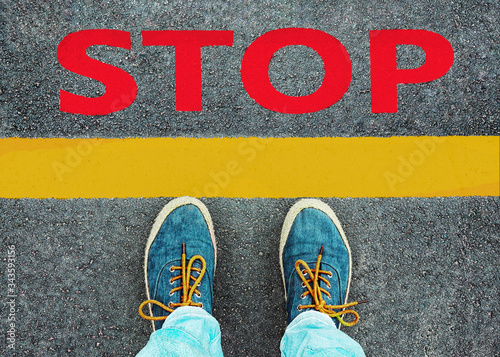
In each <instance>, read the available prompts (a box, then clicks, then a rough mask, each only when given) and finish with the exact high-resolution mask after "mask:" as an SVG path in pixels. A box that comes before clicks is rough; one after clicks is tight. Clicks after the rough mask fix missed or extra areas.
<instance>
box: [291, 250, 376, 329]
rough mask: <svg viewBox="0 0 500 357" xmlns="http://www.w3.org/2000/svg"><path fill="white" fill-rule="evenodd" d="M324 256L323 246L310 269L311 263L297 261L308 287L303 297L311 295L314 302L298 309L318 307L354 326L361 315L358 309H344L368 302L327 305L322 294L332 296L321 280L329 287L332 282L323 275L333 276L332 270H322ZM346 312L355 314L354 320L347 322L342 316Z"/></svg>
mask: <svg viewBox="0 0 500 357" xmlns="http://www.w3.org/2000/svg"><path fill="white" fill-rule="evenodd" d="M322 256H323V247H321V250H320V252H319V255H318V259H317V260H316V268H315V269H310V268H309V265H307V263H306V262H305V261H303V260H297V261H296V262H295V270H296V271H297V273H298V274H299V277H300V279H301V280H302V282H303V286H304V287H306V288H307V291H305V292H304V293H303V294H302V295H301V298H302V299H303V298H305V297H306V296H307V295H309V294H310V295H311V296H312V298H313V304H311V305H299V306H298V309H299V310H303V309H316V310H317V311H319V312H322V313H325V314H327V315H328V316H330V317H335V318H337V319H338V320H339V322H340V323H341V324H342V325H344V326H354V325H356V323H357V322H358V321H359V315H358V313H357V312H356V311H354V310H344V309H346V308H348V307H352V306H355V305H358V304H362V303H365V302H367V301H366V300H363V301H354V302H350V303H348V304H343V305H327V304H326V302H325V300H324V299H323V296H322V294H325V295H326V296H328V297H331V295H330V293H329V292H328V291H327V290H326V289H324V288H321V287H320V286H319V282H320V281H322V282H324V283H325V284H326V285H327V286H328V287H330V282H329V281H328V279H326V278H325V277H323V276H321V274H323V275H328V276H329V277H331V276H332V272H330V271H326V270H320V269H319V267H320V266H321V265H320V264H321V258H322ZM301 265H302V266H303V269H301V268H300V266H301ZM305 273H307V274H308V275H309V279H306V277H305V276H304V274H305ZM311 283H312V286H311ZM335 310H342V311H335ZM345 314H352V315H354V320H353V321H351V322H346V321H344V320H343V319H342V316H343V315H345Z"/></svg>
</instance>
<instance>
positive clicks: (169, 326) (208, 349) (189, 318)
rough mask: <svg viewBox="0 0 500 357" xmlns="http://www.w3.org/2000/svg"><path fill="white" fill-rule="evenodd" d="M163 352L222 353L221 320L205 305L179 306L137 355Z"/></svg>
mask: <svg viewBox="0 0 500 357" xmlns="http://www.w3.org/2000/svg"><path fill="white" fill-rule="evenodd" d="M161 356H169V357H170V356H173V357H185V356H222V350H221V340H220V327H219V323H218V322H217V320H216V319H215V318H214V317H213V316H212V315H210V314H209V313H208V312H206V311H205V310H203V309H200V308H197V307H191V306H183V307H179V308H177V309H176V310H175V311H174V312H172V313H171V314H170V316H169V317H168V319H166V320H165V322H164V323H163V326H162V328H161V329H159V330H157V331H155V332H153V333H152V334H151V337H150V339H149V342H148V344H147V345H146V347H144V348H143V349H142V350H141V351H140V352H139V354H138V355H137V357H161Z"/></svg>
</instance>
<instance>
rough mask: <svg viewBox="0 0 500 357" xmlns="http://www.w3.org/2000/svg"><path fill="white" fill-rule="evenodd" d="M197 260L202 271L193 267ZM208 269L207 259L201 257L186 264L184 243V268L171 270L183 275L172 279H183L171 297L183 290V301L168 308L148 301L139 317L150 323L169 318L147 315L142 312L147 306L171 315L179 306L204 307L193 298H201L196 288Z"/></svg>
mask: <svg viewBox="0 0 500 357" xmlns="http://www.w3.org/2000/svg"><path fill="white" fill-rule="evenodd" d="M197 260H198V261H200V262H201V269H200V268H196V267H193V264H194V262H195V261H197ZM206 269H207V263H206V262H205V259H204V258H203V257H202V256H201V255H195V256H193V257H192V258H191V259H189V262H188V263H187V264H186V244H185V243H182V266H180V267H172V268H170V271H175V270H180V271H181V274H179V275H177V276H175V277H173V278H172V279H170V283H173V282H175V281H177V280H179V279H182V280H181V285H180V286H178V287H176V288H173V289H172V290H170V295H172V294H174V293H175V292H176V291H179V290H182V295H181V301H180V302H178V303H177V302H169V304H168V306H166V305H164V304H162V303H161V302H159V301H156V300H146V301H144V302H143V303H142V304H141V305H140V306H139V315H141V317H142V318H144V319H146V320H150V321H161V320H165V319H166V318H167V316H156V317H155V316H149V315H146V314H145V313H144V312H143V311H142V310H143V308H144V306H146V305H147V304H155V305H157V306H159V307H161V308H162V309H164V310H165V311H168V312H169V313H171V312H173V311H174V309H175V308H177V307H179V306H198V307H202V306H203V305H202V304H201V303H199V302H193V300H192V298H193V294H196V296H198V297H199V296H201V294H200V292H199V291H198V289H196V287H197V286H198V285H199V284H200V283H201V279H202V278H203V275H204V274H205V271H206ZM192 272H197V273H198V277H197V278H195V277H193V276H192V275H191V273H192ZM191 280H192V281H193V285H190V282H191Z"/></svg>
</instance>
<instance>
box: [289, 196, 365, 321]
mask: <svg viewBox="0 0 500 357" xmlns="http://www.w3.org/2000/svg"><path fill="white" fill-rule="evenodd" d="M280 265H281V274H282V277H283V283H284V285H285V298H286V301H287V312H288V318H287V324H290V322H292V320H293V319H294V318H295V317H296V316H297V315H298V314H300V313H301V312H303V311H307V310H317V311H319V312H322V313H325V314H327V315H329V316H330V317H332V319H333V321H334V323H335V325H336V326H337V327H338V328H339V326H340V325H339V324H340V323H341V324H343V325H346V326H352V325H354V324H356V323H357V322H358V320H359V316H358V314H357V313H356V312H355V311H353V310H345V308H347V307H351V306H354V305H357V304H358V303H361V301H360V302H352V303H349V304H347V296H348V294H349V286H350V282H351V267H352V262H351V252H350V248H349V244H348V243H347V238H346V236H345V233H344V231H343V230H342V227H341V226H340V222H339V220H338V218H337V216H336V215H335V213H334V212H333V211H332V209H331V208H330V207H329V206H328V205H327V204H325V203H324V202H321V201H319V200H316V199H302V200H300V201H298V202H297V203H295V204H294V205H293V206H292V208H291V209H290V211H289V212H288V214H287V216H286V218H285V222H284V224H283V229H282V231H281V241H280ZM362 302H365V301H362ZM345 314H352V315H353V317H354V320H353V321H351V322H346V321H344V320H343V319H342V316H343V315H345Z"/></svg>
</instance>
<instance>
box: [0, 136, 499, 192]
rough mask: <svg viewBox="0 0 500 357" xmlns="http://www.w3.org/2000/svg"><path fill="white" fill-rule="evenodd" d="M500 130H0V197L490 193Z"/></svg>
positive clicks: (496, 180) (493, 187)
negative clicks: (104, 135)
mask: <svg viewBox="0 0 500 357" xmlns="http://www.w3.org/2000/svg"><path fill="white" fill-rule="evenodd" d="M499 146H500V137H499V136H478V137H457V136H449V137H392V138H372V137H364V138H267V139H259V138H208V139H194V138H146V139H139V138H134V139H22V138H5V139H0V167H1V172H0V197H5V198H21V197H27V198H48V197H54V198H78V197H82V198H92V197H104V198H109V197H161V196H182V195H191V196H205V197H219V196H221V197H274V198H278V197H303V196H312V197H436V196H475V195H477V196H498V195H499V190H500V188H499V176H500V169H499V157H500V154H499Z"/></svg>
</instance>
